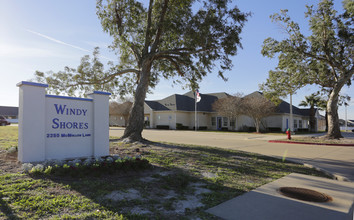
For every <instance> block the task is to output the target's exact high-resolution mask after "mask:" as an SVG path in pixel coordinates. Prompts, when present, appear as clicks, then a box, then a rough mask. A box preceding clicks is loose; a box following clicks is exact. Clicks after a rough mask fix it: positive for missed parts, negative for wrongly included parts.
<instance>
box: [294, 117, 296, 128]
mask: <svg viewBox="0 0 354 220" xmlns="http://www.w3.org/2000/svg"><path fill="white" fill-rule="evenodd" d="M296 128H297V120H296V119H295V120H294V129H296Z"/></svg>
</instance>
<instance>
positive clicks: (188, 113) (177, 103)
mask: <svg viewBox="0 0 354 220" xmlns="http://www.w3.org/2000/svg"><path fill="white" fill-rule="evenodd" d="M250 95H260V96H262V94H261V93H260V92H254V93H252V94H250ZM227 96H229V94H227V93H224V92H221V93H210V94H201V101H200V102H198V103H197V127H198V129H199V130H202V129H204V130H232V129H234V130H238V131H239V130H243V131H252V129H253V128H254V122H253V119H252V118H250V117H248V116H246V115H241V116H239V117H238V118H237V119H236V120H235V121H231V120H230V119H229V118H227V117H222V116H220V115H218V114H217V113H216V112H215V111H213V109H212V104H213V103H214V102H215V101H216V100H218V99H221V98H225V97H227ZM144 116H145V126H146V128H162V129H181V128H183V129H194V127H195V100H194V94H193V92H188V93H186V94H184V95H179V94H174V95H171V96H168V97H166V98H164V99H161V100H154V101H145V106H144ZM316 118H319V114H318V111H316ZM293 125H294V130H295V131H297V130H299V129H308V127H309V109H300V108H297V107H295V106H293ZM289 126H290V105H289V103H287V102H285V101H283V102H282V103H281V104H280V105H279V106H278V108H277V111H276V112H275V113H274V115H271V116H269V117H266V118H264V119H263V120H262V126H261V129H262V130H270V131H285V130H286V129H287V128H288V127H289Z"/></svg>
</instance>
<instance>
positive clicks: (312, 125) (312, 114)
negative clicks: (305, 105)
mask: <svg viewBox="0 0 354 220" xmlns="http://www.w3.org/2000/svg"><path fill="white" fill-rule="evenodd" d="M315 128H316V119H315V108H314V107H313V106H311V107H310V131H311V132H314V131H315Z"/></svg>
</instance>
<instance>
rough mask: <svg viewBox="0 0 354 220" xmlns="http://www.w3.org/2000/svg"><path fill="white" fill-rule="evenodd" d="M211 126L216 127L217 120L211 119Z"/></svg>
mask: <svg viewBox="0 0 354 220" xmlns="http://www.w3.org/2000/svg"><path fill="white" fill-rule="evenodd" d="M211 126H216V118H215V117H211Z"/></svg>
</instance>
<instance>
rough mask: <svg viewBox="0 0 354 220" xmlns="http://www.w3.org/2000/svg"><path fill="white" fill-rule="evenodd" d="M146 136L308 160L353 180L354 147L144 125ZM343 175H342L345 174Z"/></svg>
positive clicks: (117, 132) (113, 132) (117, 131)
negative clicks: (160, 128) (159, 128)
mask: <svg viewBox="0 0 354 220" xmlns="http://www.w3.org/2000/svg"><path fill="white" fill-rule="evenodd" d="M123 132H124V129H123V128H110V136H117V137H120V136H122V135H123ZM143 137H144V138H146V139H148V140H151V141H162V142H171V143H180V144H193V145H205V146H212V147H221V148H227V149H234V150H241V151H246V152H252V153H258V154H263V155H267V156H271V157H280V158H282V157H286V159H289V160H292V161H297V162H301V163H305V164H309V165H312V166H315V167H317V168H320V169H322V170H324V171H327V172H330V173H332V174H334V175H337V176H338V179H344V180H349V181H354V147H348V146H347V147H342V146H323V145H304V144H283V143H268V140H276V139H284V138H285V137H286V136H285V135H265V134H240V133H222V132H202V131H197V132H195V131H176V130H153V129H145V130H144V131H143ZM342 177H343V178H342Z"/></svg>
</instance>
